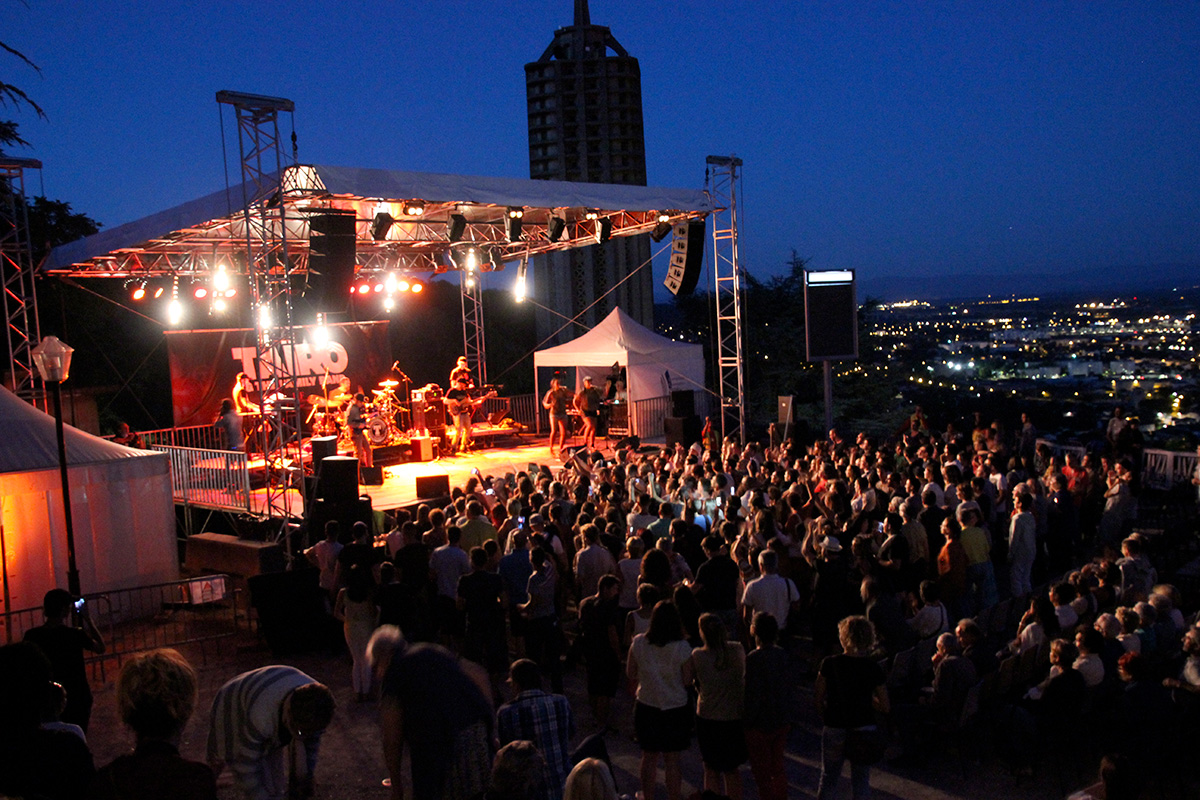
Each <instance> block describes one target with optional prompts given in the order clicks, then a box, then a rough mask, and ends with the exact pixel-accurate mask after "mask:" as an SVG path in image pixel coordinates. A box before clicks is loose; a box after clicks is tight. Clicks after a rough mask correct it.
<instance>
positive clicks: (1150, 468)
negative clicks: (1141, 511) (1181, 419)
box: [1037, 439, 1200, 491]
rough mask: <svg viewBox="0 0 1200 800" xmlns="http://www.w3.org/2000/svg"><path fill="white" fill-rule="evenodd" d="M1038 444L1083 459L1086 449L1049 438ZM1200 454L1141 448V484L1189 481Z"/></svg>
mask: <svg viewBox="0 0 1200 800" xmlns="http://www.w3.org/2000/svg"><path fill="white" fill-rule="evenodd" d="M1037 443H1038V444H1044V445H1046V446H1047V447H1049V448H1050V452H1052V453H1053V454H1054V455H1056V456H1064V457H1065V456H1067V455H1074V456H1076V457H1077V458H1079V459H1081V460H1082V459H1083V456H1084V454H1085V453H1086V452H1087V449H1086V448H1084V447H1083V446H1082V445H1066V444H1059V443H1057V442H1052V441H1050V440H1049V439H1038V440H1037ZM1197 462H1200V456H1197V455H1196V453H1195V452H1190V453H1182V452H1178V451H1175V450H1149V449H1147V450H1143V451H1142V485H1143V486H1146V487H1148V488H1150V489H1161V490H1163V491H1167V490H1170V489H1173V488H1175V487H1176V486H1180V485H1182V484H1187V483H1191V481H1192V476H1193V475H1195V473H1196V464H1197Z"/></svg>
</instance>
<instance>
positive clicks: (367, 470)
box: [358, 467, 383, 486]
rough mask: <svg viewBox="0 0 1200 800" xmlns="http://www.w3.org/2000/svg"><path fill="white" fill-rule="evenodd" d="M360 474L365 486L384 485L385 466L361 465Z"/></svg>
mask: <svg viewBox="0 0 1200 800" xmlns="http://www.w3.org/2000/svg"><path fill="white" fill-rule="evenodd" d="M358 474H359V476H360V480H361V482H362V485H363V486H383V467H359V468H358Z"/></svg>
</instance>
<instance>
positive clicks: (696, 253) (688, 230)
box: [663, 219, 704, 294]
mask: <svg viewBox="0 0 1200 800" xmlns="http://www.w3.org/2000/svg"><path fill="white" fill-rule="evenodd" d="M703 266H704V220H702V219H694V220H690V221H688V222H681V223H679V224H678V225H676V226H675V238H673V239H672V240H671V265H670V267H668V269H667V279H666V280H665V281H663V286H666V287H667V290H668V291H669V292H670V293H671V294H691V293H692V292H693V291H695V290H696V283H697V282H699V280H700V270H701V268H702V267H703Z"/></svg>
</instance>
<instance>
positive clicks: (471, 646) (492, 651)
mask: <svg viewBox="0 0 1200 800" xmlns="http://www.w3.org/2000/svg"><path fill="white" fill-rule="evenodd" d="M469 557H470V559H471V571H470V572H469V573H468V574H466V575H463V576H462V577H461V578H459V579H458V609H459V611H460V612H461V613H462V615H463V622H464V632H463V656H464V657H465V658H469V659H470V660H471V661H474V662H475V663H476V664H479V665H480V666H482V667H483V668H484V669H486V670H487V672H488V675H489V676H490V677H491V680H492V693H493V694H496V695H498V694H499V690H500V682H501V681H502V680H503V676H504V672H505V670H506V669H507V667H508V639H507V637H506V636H505V630H504V609H505V600H504V579H503V578H501V577H500V576H499V575H498V574H496V573H495V572H492V571H491V570H490V569H489V564H490V560H489V559H488V554H487V551H486V550H484V549H483V548H482V547H475V548H472V549H471V552H470V554H469Z"/></svg>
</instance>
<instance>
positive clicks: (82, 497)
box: [0, 389, 179, 611]
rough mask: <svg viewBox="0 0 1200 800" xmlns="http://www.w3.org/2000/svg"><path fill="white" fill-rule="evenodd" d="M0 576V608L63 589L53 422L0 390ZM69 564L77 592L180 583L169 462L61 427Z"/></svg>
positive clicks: (34, 601)
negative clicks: (71, 544)
mask: <svg viewBox="0 0 1200 800" xmlns="http://www.w3.org/2000/svg"><path fill="white" fill-rule="evenodd" d="M0 429H3V430H4V432H5V437H4V444H3V445H2V446H0V555H2V558H0V567H2V568H3V569H2V571H0V576H2V578H3V582H4V587H3V588H4V592H3V601H4V610H5V611H13V610H17V609H22V608H31V607H36V606H40V605H41V603H42V596H43V595H44V594H45V593H46V591H48V590H49V589H53V588H55V587H58V586H62V587H64V588H65V586H66V575H67V542H66V533H65V523H64V520H63V498H62V478H61V474H60V472H59V463H58V435H57V433H56V431H55V423H54V418H53V417H51V416H49V415H47V414H44V413H42V412H41V411H39V410H38V409H36V408H34V407H33V406H31V405H29V404H28V403H26V402H24V401H22V400H21V399H19V398H18V397H17V396H16V395H14V394H13V393H12V392H10V391H8V390H7V389H4V390H0ZM64 438H65V440H66V449H67V465H68V479H69V481H70V485H71V519H72V523H73V528H74V533H75V561H76V565H77V567H78V569H79V577H80V584H81V586H82V589H83V591H84V593H86V594H92V593H95V592H105V591H111V590H114V589H122V588H129V587H133V586H141V585H148V584H153V583H163V582H166V581H171V580H175V579H177V578H178V577H179V557H178V553H177V547H176V542H175V511H174V506H173V505H172V501H171V475H170V465H169V463H168V459H167V456H166V454H165V453H155V452H150V451H146V450H134V449H132V448H129V447H123V446H121V445H119V444H114V443H113V442H109V441H105V440H104V439H100V438H99V437H96V436H92V435H91V434H89V433H85V432H84V431H81V430H78V429H76V428H72V427H71V426H69V425H67V426H64Z"/></svg>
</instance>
